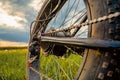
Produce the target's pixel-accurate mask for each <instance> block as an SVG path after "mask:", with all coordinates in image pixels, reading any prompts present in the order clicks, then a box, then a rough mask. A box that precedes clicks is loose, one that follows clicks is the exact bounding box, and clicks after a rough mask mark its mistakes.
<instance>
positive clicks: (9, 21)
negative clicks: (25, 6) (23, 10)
mask: <svg viewBox="0 0 120 80" xmlns="http://www.w3.org/2000/svg"><path fill="white" fill-rule="evenodd" d="M9 6H10V5H9ZM4 7H5V6H4ZM11 9H12V8H11ZM11 9H10V12H11V11H12V10H11ZM20 22H24V23H26V22H27V20H26V19H25V18H23V17H20V16H17V15H10V14H9V10H7V11H6V10H5V9H4V8H2V3H0V26H1V27H4V28H10V29H20V30H21V29H22V30H23V29H24V24H21V23H20Z"/></svg>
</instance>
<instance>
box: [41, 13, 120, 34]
mask: <svg viewBox="0 0 120 80" xmlns="http://www.w3.org/2000/svg"><path fill="white" fill-rule="evenodd" d="M118 16H120V12H115V13H113V14H109V15H107V16H103V17H99V18H97V19H93V20H90V21H88V22H84V23H81V24H78V25H75V26H70V27H67V28H62V29H56V30H55V31H50V32H46V33H42V35H43V36H44V35H49V34H53V33H57V32H63V31H67V30H71V29H75V28H80V27H82V26H87V25H90V24H94V23H98V22H102V21H105V20H108V19H112V18H116V17H118Z"/></svg>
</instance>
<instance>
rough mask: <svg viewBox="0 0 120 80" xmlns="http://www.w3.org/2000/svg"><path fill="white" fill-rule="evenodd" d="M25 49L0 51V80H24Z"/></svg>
mask: <svg viewBox="0 0 120 80" xmlns="http://www.w3.org/2000/svg"><path fill="white" fill-rule="evenodd" d="M25 53H26V50H25V49H13V50H12V49H11V50H7V49H3V50H0V80H25V63H26V62H25V56H26V54H25Z"/></svg>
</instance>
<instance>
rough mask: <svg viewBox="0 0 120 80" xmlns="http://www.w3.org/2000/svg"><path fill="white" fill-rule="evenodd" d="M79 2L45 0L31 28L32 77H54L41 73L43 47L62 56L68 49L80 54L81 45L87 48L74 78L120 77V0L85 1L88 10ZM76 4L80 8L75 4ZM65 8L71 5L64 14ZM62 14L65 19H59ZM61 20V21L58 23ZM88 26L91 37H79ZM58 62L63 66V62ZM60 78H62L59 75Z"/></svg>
mask: <svg viewBox="0 0 120 80" xmlns="http://www.w3.org/2000/svg"><path fill="white" fill-rule="evenodd" d="M79 2H80V0H45V1H44V3H43V5H42V7H41V9H40V12H39V13H38V16H37V18H36V20H35V21H33V23H34V25H33V26H32V25H31V29H30V41H29V48H28V52H29V54H28V55H27V79H28V80H40V79H42V76H43V77H44V78H46V79H47V80H52V79H51V78H49V77H48V76H46V75H44V74H42V73H39V71H40V65H39V63H40V48H42V49H43V52H44V53H45V54H46V55H50V54H53V55H57V56H61V55H64V54H65V53H66V51H67V50H70V51H72V52H73V53H75V54H77V55H81V54H79V53H77V50H78V52H79V50H80V49H81V47H83V50H84V56H82V57H83V62H82V64H81V65H80V66H81V67H80V68H79V70H78V73H77V76H76V77H72V80H73V79H75V80H120V77H119V75H120V54H119V51H120V49H119V48H120V42H119V40H120V36H119V34H120V19H119V17H120V6H119V5H120V0H84V2H85V5H86V9H81V10H79V9H80V8H79V7H78V6H80V5H79ZM66 3H69V4H68V5H66ZM71 3H73V4H71ZM70 5H71V6H70ZM74 5H76V7H73V6H74ZM63 7H64V8H65V7H68V9H66V15H65V14H64V15H63V13H65V12H63V13H62V12H61V10H62V9H63ZM72 8H74V11H73V16H72V17H71V19H73V18H74V19H75V18H76V19H75V21H73V20H71V19H68V18H67V17H68V16H70V15H71V13H72V12H71V13H70V11H71V9H72ZM60 13H61V14H62V16H64V19H63V20H60V19H59V18H60V17H61V16H59V15H60ZM76 16H77V17H76ZM66 18H67V20H66ZM58 19H59V20H58ZM57 21H58V23H61V24H56V22H57ZM60 21H62V22H60ZM68 22H69V23H68ZM51 24H52V25H51ZM68 24H69V26H68ZM56 25H57V26H56ZM66 25H67V27H66ZM86 25H88V37H87V38H78V36H76V35H79V34H78V33H79V31H80V28H81V27H82V26H86ZM54 26H56V27H57V28H56V27H54ZM58 65H59V66H60V64H59V63H58ZM60 69H61V70H62V68H60ZM62 71H63V73H65V72H64V70H62ZM64 75H65V76H66V78H65V79H64V80H71V78H69V76H68V75H67V74H66V73H65V74H64ZM44 78H43V80H44ZM46 79H45V80H46ZM56 80H59V77H58V79H57V78H56Z"/></svg>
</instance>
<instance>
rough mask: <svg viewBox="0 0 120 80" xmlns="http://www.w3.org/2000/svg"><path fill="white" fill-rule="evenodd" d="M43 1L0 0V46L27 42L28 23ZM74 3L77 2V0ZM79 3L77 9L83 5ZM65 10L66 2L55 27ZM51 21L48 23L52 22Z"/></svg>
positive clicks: (56, 24)
mask: <svg viewBox="0 0 120 80" xmlns="http://www.w3.org/2000/svg"><path fill="white" fill-rule="evenodd" d="M43 1H44V0H0V46H15V45H18V46H23V45H27V44H28V41H29V29H30V24H31V22H32V21H33V20H35V18H36V16H37V14H38V11H39V9H40V8H41V5H42V3H43ZM80 1H81V0H80ZM69 3H70V5H72V4H73V0H70V2H69ZM75 4H77V0H76V3H75ZM79 5H80V6H79V7H78V9H80V8H81V9H82V8H83V7H84V5H83V3H80V4H79ZM65 7H66V8H65ZM69 8H70V7H69ZM67 10H68V9H67V4H66V5H65V6H64V9H63V11H62V13H60V14H61V15H60V16H59V17H58V19H57V20H58V21H57V23H55V24H54V26H55V27H56V26H60V24H61V22H62V21H63V20H64V17H65V16H66V15H63V14H65V13H66V11H67ZM74 11H75V6H74V7H73V9H72V11H71V13H74ZM71 13H70V14H69V15H68V19H69V18H71V17H72V15H71ZM76 14H77V13H76ZM75 19H77V18H76V17H75V18H74V19H73V20H75ZM52 22H53V21H52ZM52 22H50V23H49V24H48V25H51V24H53V23H52ZM67 24H69V22H68V23H66V24H65V25H67Z"/></svg>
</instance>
